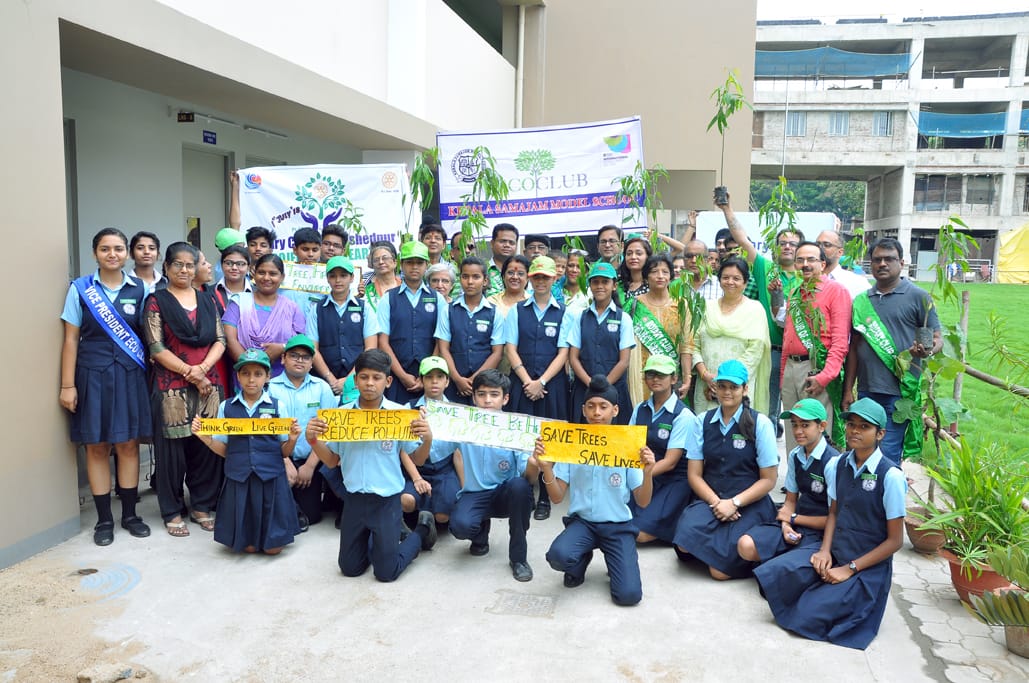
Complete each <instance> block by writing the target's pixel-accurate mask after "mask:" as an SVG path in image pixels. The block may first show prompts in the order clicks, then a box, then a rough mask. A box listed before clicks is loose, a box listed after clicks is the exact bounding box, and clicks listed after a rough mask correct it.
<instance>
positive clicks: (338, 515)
mask: <svg viewBox="0 0 1029 683" xmlns="http://www.w3.org/2000/svg"><path fill="white" fill-rule="evenodd" d="M342 522H343V509H342V508H340V510H339V511H338V512H337V513H336V521H335V522H333V523H332V526H334V527H336V529H337V530H338V529H339V525H340V524H341V523H342Z"/></svg>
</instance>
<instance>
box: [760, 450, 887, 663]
mask: <svg viewBox="0 0 1029 683" xmlns="http://www.w3.org/2000/svg"><path fill="white" fill-rule="evenodd" d="M825 473H826V488H827V491H828V494H829V498H830V500H835V501H836V530H835V532H834V533H833V541H832V548H831V549H830V552H831V553H832V558H833V566H839V565H844V566H845V565H847V564H848V563H850V562H851V561H852V560H856V559H857V558H859V557H861V556H862V555H864V554H865V553H868V552H869V551H871V550H872V549H873V548H875V547H876V546H878V545H879V544H881V543H882V542H884V541H885V540H886V539H887V537H888V531H887V521H888V520H891V519H898V518H901V517H903V516H904V498H905V496H906V495H907V482H906V480H905V478H904V473H903V472H901V470H900V468H898V467H897V466H896V465H895V464H894V463H893V461H892V460H890V459H888V458H885V457H883V454H882V451H880V450H879V449H878V448H877V449H876V450H875V452H874V453H872V455H871V456H869V458H868V460H866V461H865V463H864V464H863V465H862V466H861V468H860V469H858V468H857V467H856V463H855V460H854V452H853V451H850V452H848V453H846V454H844V455H841V456H839V457H837V458H836V459H835V460H833V462H832V463H831V465H830V466H828V467H827V468H826V470H825ZM810 557H811V556H810V554H808V553H786V554H784V555H780V556H779V557H776V558H775V559H773V560H771V561H769V562H766V563H764V564H762V565H760V566H759V567H758V568H757V569H755V570H754V575H755V577H756V578H757V580H758V582H759V583H760V584H761V588H762V590H763V591H764V593H765V597H766V598H767V600H768V606H769V607H770V608H771V610H772V614H773V615H774V616H775V621H776V622H777V623H778V624H779V625H780V626H782V627H783V628H785V629H787V630H788V631H793V632H794V633H796V634H798V635H801V636H804V637H805V638H810V639H812V640H824V641H828V642H830V643H834V644H836V645H843V646H845V647H852V648H855V649H858V650H864V649H865V648H866V647H868V645H869V644H870V643H871V642H872V640H873V639H875V636H876V634H877V633H878V632H879V625H880V624H881V623H882V618H883V614H884V613H885V612H886V599H887V598H888V597H889V594H890V583H891V581H892V580H893V556H892V555H891V556H890V557H888V558H887V559H885V560H883V561H882V562H880V563H878V564H876V565H873V566H871V567H858V569H859V571H858V572H857V573H856V574H854V575H853V576H851V577H850V578H849V579H847V580H846V581H844V582H842V583H837V584H830V583H825V582H823V581H822V579H821V577H820V576H818V574H816V573H815V571H814V570H813V568H812V567H811V562H810Z"/></svg>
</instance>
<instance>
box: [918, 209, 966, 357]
mask: <svg viewBox="0 0 1029 683" xmlns="http://www.w3.org/2000/svg"><path fill="white" fill-rule="evenodd" d="M962 230H968V226H967V225H965V222H964V221H962V220H961V218H959V217H958V216H951V217H950V218H949V219H948V220H947V222H946V223H944V224H943V225H941V226H940V229H939V231H938V232H937V234H936V243H937V244H936V246H937V250H938V258H937V260H936V263H934V264H932V265H931V266H930V267H929V270H930V271H932V273H933V282H932V286H931V287H930V288H929V297H930V299H929V300H928V301H929V303H928V305H926V306H925V315H924V317H923V319H922V326H921V327H918V328H916V329H915V342H917V343H918V344H920V345H921V346H923V347H925V348H932V345H933V330H932V328H930V327H929V312H930V311H931V310H932V309H933V307H935V306H937V305H938V304H939V303H952V304H955V305H956V304H957V303H958V298H959V294H958V290H957V287H955V286H954V283H953V282H951V281H950V277H949V276H948V272H947V269H948V267H950V266H955V267H957V268H958V270H959V271H960V272H962V273H963V272H965V271H966V270H968V254H969V251H970V250H971V249H972V248H973V247H978V246H979V245H978V243H977V242H976V241H975V239H973V238H972V237H971V236H969V235H967V234H965V233H964V232H962Z"/></svg>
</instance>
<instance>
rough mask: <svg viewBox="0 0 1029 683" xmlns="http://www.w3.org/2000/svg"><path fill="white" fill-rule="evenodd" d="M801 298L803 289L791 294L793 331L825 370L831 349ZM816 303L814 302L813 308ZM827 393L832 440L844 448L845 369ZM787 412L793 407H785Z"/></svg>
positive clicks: (827, 388) (790, 306)
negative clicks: (808, 315) (809, 319)
mask: <svg viewBox="0 0 1029 683" xmlns="http://www.w3.org/2000/svg"><path fill="white" fill-rule="evenodd" d="M801 296H803V288H801V287H797V288H795V289H794V290H793V291H792V292H790V297H789V303H788V304H787V305H788V306H789V314H790V317H792V318H793V329H794V331H796V333H797V339H799V340H800V343H801V344H803V345H804V348H805V349H807V350H808V353H810V354H811V355H813V356H814V357H815V365H816V366H817V367H818V369H819V370H822V369H824V368H825V363H826V360H828V358H829V349H827V348H825V344H823V343H822V339H821V338H820V337H819V336H817V335H816V334H815V333H814V332H813V331H812V330H811V325H810V324H809V323H808V320H807V317H806V316H805V315H804V310H803V308H802V307H801ZM813 305H814V302H812V306H813ZM825 391H826V392H827V393H828V394H829V402H830V403H831V404H832V414H833V419H832V439H831V441H832V442H833V443H834V444H838V445H840V446H843V444H845V443H846V430H845V428H844V425H843V420H841V419H840V402H841V399H842V398H843V368H842V367H841V368H840V374H839V375H837V376H836V377H834V378H833V379H832V381H830V382H829V384H828V386H826V387H825ZM784 407H785V408H786V409H787V410H789V409H790V408H792V407H793V406H784Z"/></svg>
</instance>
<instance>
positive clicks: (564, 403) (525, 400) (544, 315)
mask: <svg viewBox="0 0 1029 683" xmlns="http://www.w3.org/2000/svg"><path fill="white" fill-rule="evenodd" d="M572 321H573V316H570V315H566V311H565V307H564V306H562V305H561V304H559V303H558V302H557V300H556V299H554V297H550V300H549V301H548V302H547V305H546V307H545V308H544V309H542V310H541V309H540V307H539V305H538V304H537V303H536V299H535V297H532V298H529V299H526V300H525V301H523V302H521V303H519V304H516V305H515V306H513V307H512V308H511V310H509V311H508V312H507V317H505V318H504V343H505V344H512V345H514V346H515V347H517V349H518V357H519V358H521V359H522V364H523V365H524V366H525V371H526V372H528V373H529V377H531V378H532V379H534V380H535V379H539V378H540V377H541V376H542V375H543V373H544V372H546V370H547V368H548V367H550V364H551V363H553V362H554V358H555V357H556V356H557V354H558V351H559V350H560V349H564V348H568V334H569V330H570V329H571V323H572ZM546 391H547V393H546V395H544V396H543V398H541V399H540V400H538V401H533V400H530V399H529V397H528V396H526V395H525V390H524V389H523V388H522V382H521V380H520V379H518V374H517V373H514V372H512V373H511V398H510V400H509V401H508V403H507V409H508V410H509V411H511V412H512V413H523V414H525V415H535V416H536V417H546V418H550V419H551V420H567V419H568V417H569V409H568V405H569V404H568V391H569V389H568V373H567V372H565V370H564V368H562V369H561V371H560V372H558V373H557V374H556V375H554V376H553V377H551V378H550V381H548V382H547V386H546Z"/></svg>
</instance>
